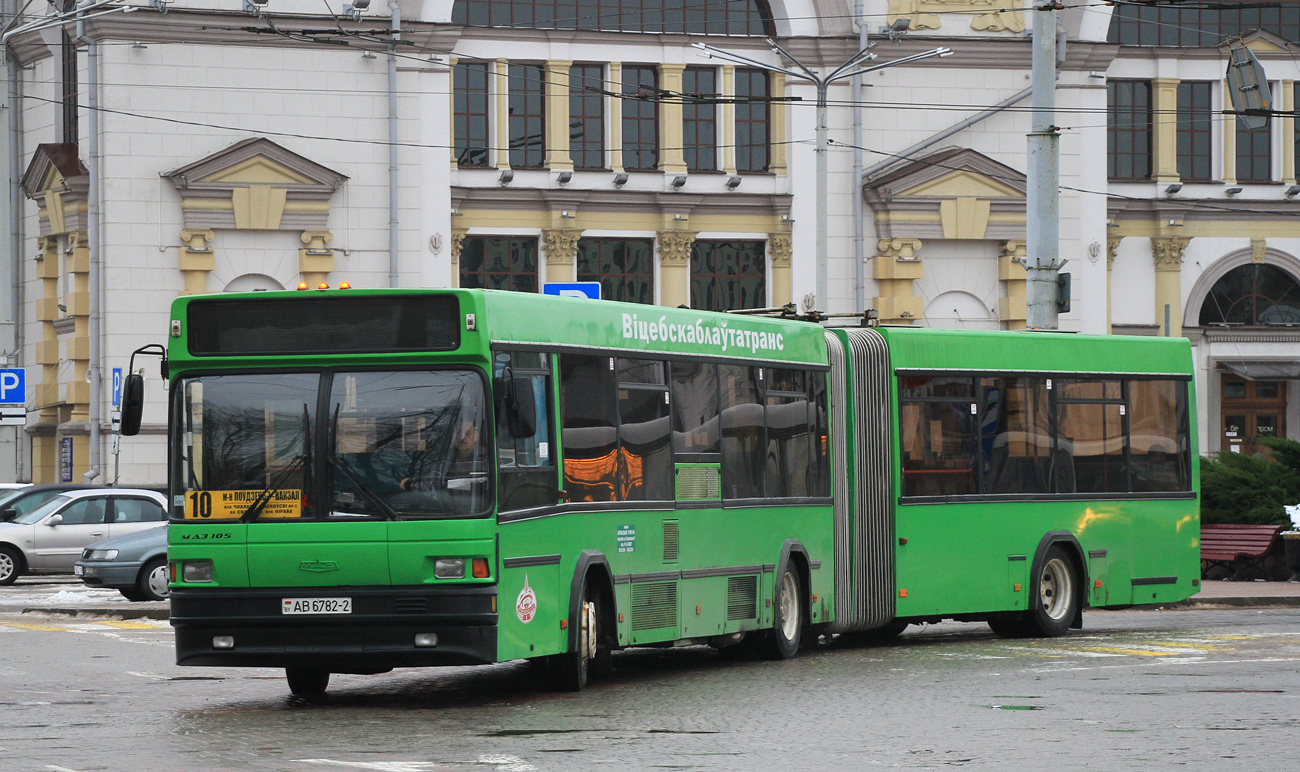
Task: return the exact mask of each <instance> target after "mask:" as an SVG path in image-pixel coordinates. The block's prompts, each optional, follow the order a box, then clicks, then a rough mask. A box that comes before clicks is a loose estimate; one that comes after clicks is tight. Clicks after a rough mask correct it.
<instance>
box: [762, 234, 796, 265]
mask: <svg viewBox="0 0 1300 772" xmlns="http://www.w3.org/2000/svg"><path fill="white" fill-rule="evenodd" d="M767 254H768V256H769V257H770V258H771V260H772V267H773V268H789V267H790V260H791V259H792V258H793V257H794V239H792V238H791V237H790V234H789V233H769V234H767Z"/></svg>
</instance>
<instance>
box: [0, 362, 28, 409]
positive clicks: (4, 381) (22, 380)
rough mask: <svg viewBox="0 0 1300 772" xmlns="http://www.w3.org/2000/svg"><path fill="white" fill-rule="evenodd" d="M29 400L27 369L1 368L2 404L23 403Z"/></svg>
mask: <svg viewBox="0 0 1300 772" xmlns="http://www.w3.org/2000/svg"><path fill="white" fill-rule="evenodd" d="M26 401H27V371H26V370H24V369H22V368H21V367H20V368H16V369H4V370H0V405H15V404H17V405H21V404H23V403H25V402H26Z"/></svg>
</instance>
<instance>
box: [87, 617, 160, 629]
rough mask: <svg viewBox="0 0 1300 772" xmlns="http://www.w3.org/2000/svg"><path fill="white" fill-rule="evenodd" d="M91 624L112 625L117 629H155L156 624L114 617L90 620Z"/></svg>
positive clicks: (156, 627)
mask: <svg viewBox="0 0 1300 772" xmlns="http://www.w3.org/2000/svg"><path fill="white" fill-rule="evenodd" d="M91 624H96V625H103V626H104V627H112V628H115V629H117V630H157V629H159V628H158V625H152V624H146V623H144V622H120V621H118V620H116V619H107V620H104V621H101V622H92V623H91Z"/></svg>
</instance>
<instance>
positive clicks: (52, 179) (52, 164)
mask: <svg viewBox="0 0 1300 772" xmlns="http://www.w3.org/2000/svg"><path fill="white" fill-rule="evenodd" d="M83 178H84V179H83ZM89 178H90V172H89V171H87V170H86V167H85V166H83V165H82V163H81V157H80V154H79V153H78V151H77V146H76V145H75V144H73V143H71V142H51V143H44V144H40V145H37V146H36V151H35V152H34V153H32V160H31V161H30V162H29V163H28V164H27V171H26V172H24V173H23V180H22V187H23V192H24V193H26V194H27V197H28V198H39V197H40V196H41V195H42V194H44V193H45V192H47V191H51V190H62V189H64V188H66V187H69V186H70V183H71V181H73V180H76V181H77V182H80V183H82V184H86V183H88V182H89Z"/></svg>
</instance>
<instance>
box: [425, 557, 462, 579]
mask: <svg viewBox="0 0 1300 772" xmlns="http://www.w3.org/2000/svg"><path fill="white" fill-rule="evenodd" d="M433 576H434V578H435V579H464V578H465V559H464V558H438V559H437V560H435V561H433Z"/></svg>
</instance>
